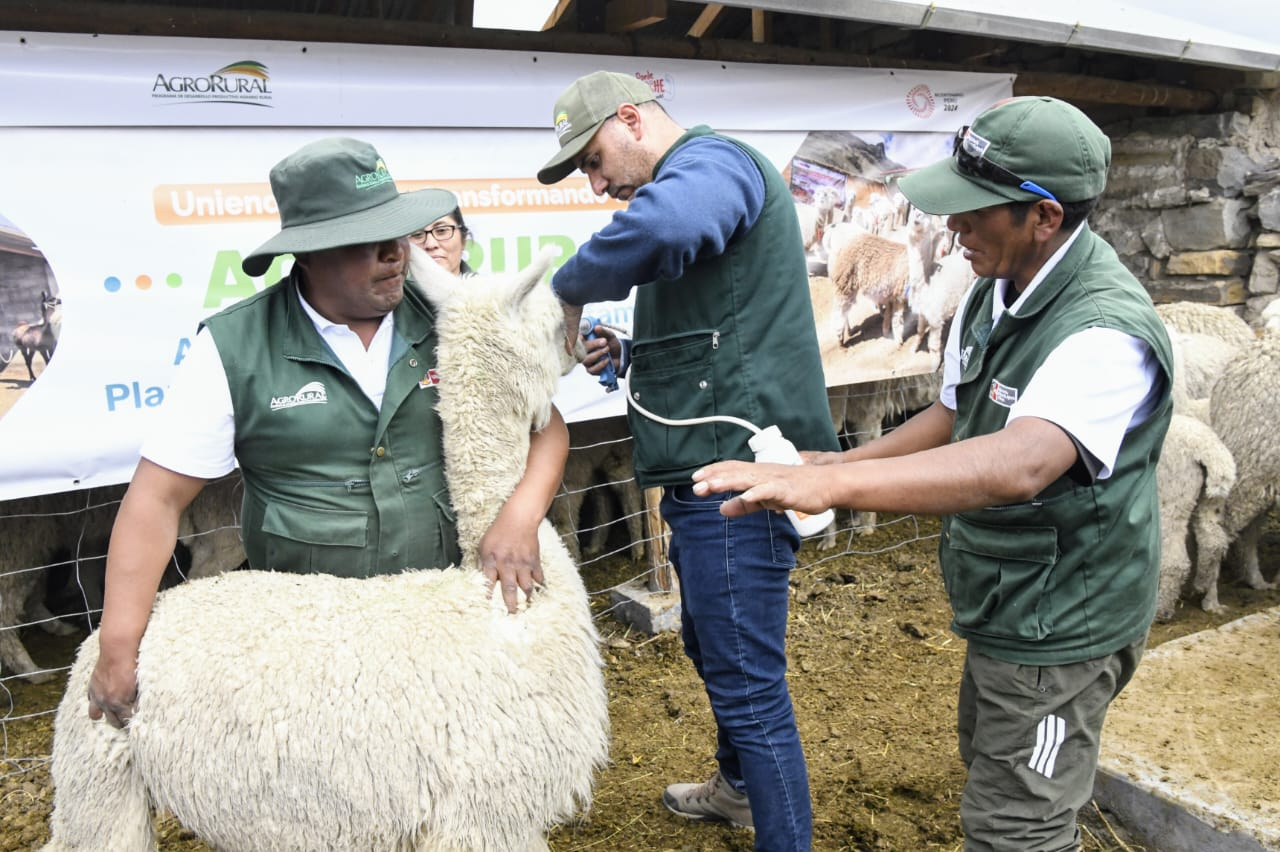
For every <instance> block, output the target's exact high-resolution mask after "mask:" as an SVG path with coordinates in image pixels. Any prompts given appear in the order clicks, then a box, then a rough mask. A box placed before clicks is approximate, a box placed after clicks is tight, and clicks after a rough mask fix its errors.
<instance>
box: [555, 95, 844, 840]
mask: <svg viewBox="0 0 1280 852" xmlns="http://www.w3.org/2000/svg"><path fill="white" fill-rule="evenodd" d="M552 115H553V121H552V124H553V126H554V127H555V132H556V137H557V139H558V141H559V143H560V149H559V151H557V153H556V154H555V156H553V157H552V158H551V160H550V161H549V162H548V163H547V164H546V166H544V167H543V168H542V170H541V171H539V172H538V179H539V180H540V181H542V182H543V183H555V182H557V181H559V180H562V179H564V178H565V177H567V176H568V175H569V173H570V172H572V171H574V170H575V169H579V170H581V171H582V172H583V174H585V175H586V176H587V177H588V178H589V179H590V181H591V186H592V188H593V189H594V190H595V191H596V193H598V194H606V193H607V194H608V195H610V196H611V197H613V198H617V199H620V200H623V201H627V202H629V204H628V206H627V208H626V209H625V210H621V211H618V212H617V213H615V214H614V216H613V219H612V220H611V221H610V222H609V224H607V225H606V226H605V227H603V228H601V229H600V231H598V232H597V233H596V234H595V235H593V236H592V237H591V239H590V240H589V241H587V242H586V243H585V244H583V245H582V246H580V247H579V248H578V251H577V253H576V254H575V255H574V256H573V257H571V258H569V260H568V261H566V262H565V264H564V265H563V266H561V267H560V269H559V270H558V271H557V272H556V275H555V277H554V278H553V279H552V282H551V284H552V287H553V289H554V290H555V291H556V294H557V295H558V296H559V297H560V299H561V301H562V302H564V303H565V305H566V332H567V336H568V337H569V338H570V339H569V340H567V341H566V343H568V344H569V345H572V343H573V342H576V340H577V334H578V320H579V317H580V316H581V313H582V306H583V305H584V304H587V303H588V302H598V301H606V300H618V299H624V298H626V296H627V294H628V293H629V292H630V291H631V289H632V288H633V287H634V288H635V290H636V296H635V323H634V328H633V330H634V332H635V337H634V339H633V341H631V345H630V347H629V349H628V350H627V358H626V359H625V360H622V361H621V363H620V364H619V371H620V373H626V374H627V375H628V394H629V395H630V396H631V398H632V400H633V401H635V402H637V403H640V404H641V405H643V406H644V408H645V409H646V410H648V411H649V412H652V413H653V414H655V415H657V416H659V417H663V418H666V419H668V420H671V419H675V420H689V419H694V420H698V422H697V425H689V424H685V425H668V424H664V423H661V422H658V421H656V420H653V419H650V418H649V417H648V416H645V415H641V414H639V413H638V412H637V410H635V409H634V407H629V408H628V412H627V414H628V418H629V420H630V426H631V431H632V434H633V436H634V438H635V467H636V479H637V481H638V482H639V484H640V485H641V486H642V487H645V488H650V487H657V486H661V487H662V488H663V497H662V504H661V511H662V517H663V519H664V520H665V521H666V522H667V524H668V526H670V528H671V546H670V557H671V562H672V564H673V565H674V566H675V570H676V574H677V576H678V577H679V579H680V601H681V609H680V617H681V630H682V638H683V640H684V647H685V652H686V654H688V656H689V658H690V659H691V660H692V661H693V664H694V668H695V669H696V670H697V672H698V674H699V675H700V676H701V677H702V679H703V681H704V683H705V684H706V688H707V696H708V698H709V699H710V702H711V708H712V710H713V711H714V713H715V717H716V727H717V740H718V748H717V750H716V761H717V763H718V769H717V771H716V772H715V774H714V775H712V776H711V778H710V780H708V781H705V782H703V783H679V784H671V785H670V786H668V787H667V788H666V790H665V791H664V793H663V797H662V799H663V802H664V804H665V805H666V806H667V807H668V808H669V809H671V810H672V811H673V812H675V813H677V814H679V815H680V816H683V817H687V818H690V819H700V820H723V821H728V822H730V823H732V824H734V825H738V826H746V827H753V828H754V829H755V846H756V848H757V849H768V850H787V852H802V850H807V849H808V848H809V846H810V838H811V834H812V813H811V806H810V800H809V777H808V772H807V770H806V767H805V760H804V752H803V750H802V749H801V745H800V736H799V733H798V732H797V730H796V721H795V715H794V712H793V710H792V706H791V696H790V693H789V692H788V690H787V683H786V669H787V659H786V648H785V639H786V626H787V603H788V580H789V572H790V570H791V569H792V568H793V567H794V566H795V551H796V550H797V549H798V548H799V546H800V538H799V535H798V534H797V532H796V530H795V527H794V526H793V525H792V524H791V522H790V521H788V520H787V519H786V517H785V516H783V515H774V514H771V513H767V512H766V513H761V514H759V515H755V516H752V517H750V518H742V519H736V520H734V521H731V522H727V523H726V522H725V520H724V518H722V517H721V516H720V514H719V512H718V511H717V510H718V509H719V508H720V506H721V504H722V503H723V502H724V501H725V500H727V499H729V498H730V497H732V496H733V495H731V494H702V495H695V494H694V493H693V489H692V482H691V481H690V479H689V477H690V475H691V474H692V473H693V471H694V470H696V469H697V468H698V467H700V466H702V465H704V464H706V463H708V462H712V461H715V460H717V459H749V458H752V457H753V452H752V450H751V449H750V447H749V446H748V439H750V438H751V432H749V431H748V430H747V429H746V428H744V427H743V426H742V425H740V422H739V423H730V422H711V421H703V420H700V418H703V417H715V416H728V417H731V418H735V417H736V418H738V419H739V421H741V420H746V421H750V422H751V423H752V424H753V425H755V426H756V427H757V428H761V429H763V428H765V427H768V426H772V425H777V426H779V427H780V428H781V431H782V434H783V435H784V436H786V437H787V438H789V439H790V440H791V441H793V442H794V443H796V444H797V445H802V446H808V447H813V448H816V449H830V450H834V449H835V448H836V447H837V443H836V437H835V432H834V430H833V429H832V427H831V420H830V415H829V414H828V409H827V394H826V383H825V381H824V379H823V375H822V363H821V359H820V357H819V353H818V340H817V331H816V328H815V325H814V320H813V306H812V304H811V303H810V301H809V278H808V273H807V270H806V268H805V259H804V250H803V241H802V240H801V238H800V226H799V223H798V222H797V220H796V214H795V204H794V202H793V201H792V199H791V193H790V191H789V190H788V188H787V185H786V182H785V181H783V180H782V177H781V175H780V174H779V173H778V170H777V168H775V167H774V165H773V164H772V163H771V162H769V160H768V159H766V158H765V157H764V156H763V155H762V154H761V153H760V152H758V151H756V150H755V149H753V148H751V147H749V146H747V145H745V144H743V143H742V142H739V141H737V140H735V139H730V138H729V137H727V136H721V135H719V134H716V133H713V132H712V130H711V129H710V128H709V127H706V126H698V127H694V128H692V129H689V130H685V129H684V128H683V127H681V126H679V125H678V124H676V122H675V121H673V120H672V119H671V117H670V116H668V115H667V113H666V111H665V110H664V109H663V107H662V105H661V104H660V103H659V102H658V101H657V100H656V98H655V97H654V94H653V91H652V90H651V89H650V88H649V86H648V84H646V83H644V82H642V81H640V80H637V79H636V78H635V77H632V76H629V75H626V74H617V73H613V72H609V71H597V72H595V73H593V74H588V75H587V76H585V77H583V78H581V79H579V80H578V81H577V82H575V83H573V85H571V86H569V88H568V89H566V90H565V92H564V93H563V94H562V95H561V96H560V99H559V100H558V101H557V102H556V105H555V108H554V110H553V112H552ZM595 331H596V333H597V334H598V335H600V336H601V339H599V340H593V341H590V342H589V348H590V351H589V353H588V356H587V360H586V362H585V363H587V364H588V369H591V370H593V371H596V372H598V371H600V370H601V369H603V367H604V365H605V364H606V363H607V359H608V358H621V356H622V354H623V351H622V347H621V345H620V344H619V341H618V340H617V339H615V338H613V336H612V335H610V334H608V333H607V330H606V329H604V328H603V327H602V326H599V327H597V328H596V329H595Z"/></svg>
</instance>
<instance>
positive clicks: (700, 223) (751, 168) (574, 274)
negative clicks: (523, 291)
mask: <svg viewBox="0 0 1280 852" xmlns="http://www.w3.org/2000/svg"><path fill="white" fill-rule="evenodd" d="M763 208H764V178H763V177H762V176H761V174H760V170H759V169H758V168H757V167H756V165H755V163H753V162H752V160H751V158H750V157H749V156H748V155H747V154H746V153H745V152H744V151H743V150H742V149H741V148H739V147H738V146H737V145H734V144H733V143H732V142H728V141H725V140H724V139H719V138H716V137H713V136H704V137H699V138H696V139H691V140H690V141H688V142H686V143H685V144H683V145H681V146H680V147H679V148H677V149H676V150H674V151H672V152H671V154H670V155H669V156H668V158H667V161H666V162H665V163H663V166H662V170H661V174H660V175H659V176H658V178H657V179H655V180H653V181H650V182H649V183H647V184H645V185H644V186H642V187H640V188H639V189H638V190H637V191H636V194H635V197H633V198H632V199H631V203H630V204H628V205H627V209H625V210H619V211H617V212H616V213H614V214H613V219H612V220H610V222H609V224H607V225H605V226H604V227H603V228H601V229H600V230H599V231H598V232H596V233H595V234H593V235H592V236H591V239H590V240H588V241H587V242H586V243H584V244H583V245H582V246H581V247H579V249H578V252H577V254H575V255H574V256H573V257H571V258H569V260H567V261H566V262H565V264H564V266H561V267H560V269H559V270H558V271H557V272H556V274H555V277H554V278H552V279H551V287H552V289H553V290H554V291H555V293H556V295H557V296H559V297H560V298H561V299H562V300H563V301H565V302H567V303H569V304H571V305H585V304H586V303H588V302H605V301H619V300H621V299H625V298H626V297H627V294H628V293H629V292H631V288H632V287H635V286H638V285H642V284H647V283H649V282H651V281H656V280H658V279H660V278H666V279H677V278H680V277H681V275H682V274H683V273H684V269H685V267H686V266H688V265H689V264H691V263H693V262H695V261H697V260H700V259H704V258H708V257H715V256H717V255H720V254H723V253H724V250H725V246H726V245H728V243H729V240H731V239H732V238H733V237H734V236H735V235H738V234H740V233H742V232H744V231H747V230H748V229H750V228H751V226H752V225H754V224H755V222H756V219H758V218H759V217H760V211H761V210H762V209H763Z"/></svg>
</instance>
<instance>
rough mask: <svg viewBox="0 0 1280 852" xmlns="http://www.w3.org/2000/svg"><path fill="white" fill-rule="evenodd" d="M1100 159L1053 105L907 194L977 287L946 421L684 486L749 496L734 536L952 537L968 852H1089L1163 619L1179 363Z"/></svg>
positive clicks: (1065, 111) (947, 360) (909, 187)
mask: <svg viewBox="0 0 1280 852" xmlns="http://www.w3.org/2000/svg"><path fill="white" fill-rule="evenodd" d="M1110 159H1111V145H1110V142H1109V141H1108V139H1107V137H1106V136H1105V135H1103V133H1102V131H1101V130H1099V129H1098V128H1097V126H1095V125H1094V123H1093V122H1092V121H1090V120H1089V118H1088V117H1086V116H1085V115H1084V114H1083V113H1082V112H1080V111H1079V110H1078V109H1076V108H1075V107H1073V106H1070V105H1069V104H1066V103H1063V102H1062V101H1059V100H1055V99H1053V98H1044V97H1025V98H1014V99H1011V100H1007V101H1003V102H1001V103H998V104H996V105H995V106H993V107H991V108H990V109H988V110H986V111H984V112H983V113H982V114H981V115H979V116H978V117H977V118H976V119H975V120H974V122H973V125H972V126H971V127H966V128H963V129H962V130H961V131H960V133H958V134H957V137H956V144H955V151H954V154H953V156H952V157H950V158H948V159H946V160H943V161H941V162H938V163H934V164H933V165H931V166H928V167H926V168H924V169H921V170H920V171H918V172H916V173H914V174H912V175H909V176H907V177H905V178H903V179H902V181H901V183H900V186H901V188H902V192H903V193H904V194H905V195H906V196H907V198H908V199H910V201H911V202H912V203H913V204H915V205H916V206H917V207H919V208H921V209H922V210H924V211H926V212H929V213H939V214H947V215H948V216H949V218H948V220H947V226H948V227H949V228H950V229H952V230H953V231H955V232H956V236H957V239H958V241H959V243H960V245H961V246H963V248H964V254H965V257H966V258H968V260H969V262H970V263H971V264H972V265H973V269H974V272H976V273H977V275H978V280H977V281H976V282H975V283H974V284H973V286H972V287H971V288H970V290H969V292H968V293H967V294H966V296H965V298H964V299H963V301H962V303H961V306H960V309H959V310H958V311H957V313H956V316H955V319H954V321H953V324H952V328H951V332H950V337H949V339H948V341H947V347H946V352H945V356H944V374H943V387H942V391H941V394H940V397H939V399H938V401H937V402H935V403H934V404H933V405H932V406H931V407H930V408H928V409H926V410H925V411H923V412H921V413H920V414H918V415H916V416H915V417H913V418H912V419H911V420H910V421H908V422H907V423H906V424H904V425H903V426H901V427H900V428H898V429H897V430H895V431H894V432H892V433H890V434H889V435H886V436H884V437H883V438H881V439H879V440H876V441H873V442H871V443H869V444H867V445H865V446H862V447H858V448H857V449H854V450H849V451H847V452H845V453H843V454H813V455H812V456H810V457H809V459H808V460H809V461H810V462H811V464H810V465H808V466H802V467H798V468H794V469H783V468H779V467H774V466H769V467H766V466H762V465H744V464H738V463H728V464H717V465H711V466H709V467H707V468H704V469H703V470H700V471H698V472H697V473H696V474H694V479H695V480H697V482H698V486H697V489H696V490H698V491H699V492H705V491H723V490H725V489H731V488H745V489H746V492H745V493H744V494H742V496H741V497H740V498H739V499H738V500H735V501H731V502H730V503H729V504H727V505H726V506H725V507H724V510H723V511H724V513H725V514H726V515H729V516H737V515H739V514H742V513H744V512H752V511H754V510H756V509H759V508H770V509H778V508H795V509H800V510H803V511H806V512H817V511H820V510H822V509H824V508H826V507H828V506H833V505H836V506H848V507H850V508H853V509H865V510H879V511H890V512H920V513H925V514H936V515H942V516H943V526H942V537H941V541H940V544H939V560H940V562H941V564H942V572H943V579H944V582H945V584H946V587H947V592H948V595H949V596H950V599H951V606H952V609H953V611H954V618H953V621H952V629H953V630H954V631H955V632H956V633H957V634H959V635H960V636H962V637H964V638H965V639H966V640H967V650H966V655H965V666H964V673H963V676H962V680H961V684H960V701H959V718H958V731H959V738H960V756H961V758H962V759H963V760H964V763H965V765H966V767H968V770H969V777H968V781H967V783H966V784H965V788H964V793H963V795H962V797H961V801H960V816H961V822H962V824H963V826H964V832H965V849H966V850H986V849H1000V850H1024V849H1036V850H1044V852H1054V851H1055V850H1067V849H1075V848H1076V847H1077V845H1078V843H1079V829H1078V828H1077V826H1076V814H1077V812H1078V811H1079V809H1080V808H1081V807H1082V806H1083V805H1084V804H1086V803H1087V802H1088V801H1089V799H1090V797H1091V796H1092V793H1093V779H1094V773H1095V770H1096V768H1097V762H1098V742H1099V736H1100V734H1101V731H1102V723H1103V719H1104V717H1105V715H1106V711H1107V707H1108V706H1109V705H1110V703H1111V701H1112V700H1113V699H1114V698H1115V696H1116V695H1117V694H1118V693H1119V692H1120V690H1121V689H1123V688H1124V685H1125V684H1126V683H1127V682H1128V680H1129V678H1130V677H1131V676H1132V674H1133V672H1134V669H1135V668H1136V666H1137V664H1138V660H1139V658H1140V656H1141V654H1142V648H1143V645H1144V643H1145V640H1146V634H1147V629H1148V627H1149V626H1150V624H1151V619H1152V617H1153V615H1154V613H1155V599H1156V586H1157V581H1158V577H1159V562H1160V554H1159V540H1160V531H1159V508H1158V504H1157V497H1156V480H1155V475H1156V461H1157V460H1158V458H1159V456H1160V448H1161V444H1162V443H1163V441H1164V435H1165V431H1166V430H1167V428H1168V425H1169V419H1170V416H1171V413H1172V405H1171V402H1170V386H1171V381H1172V379H1171V377H1172V369H1173V366H1172V355H1171V353H1170V348H1169V340H1168V338H1167V336H1166V334H1165V331H1164V327H1163V326H1162V325H1161V323H1160V320H1159V319H1158V318H1157V316H1156V313H1155V310H1154V308H1153V306H1152V304H1151V299H1150V297H1149V296H1148V295H1147V293H1146V291H1145V290H1144V289H1143V287H1142V285H1141V284H1139V283H1138V281H1137V280H1135V279H1134V277H1133V276H1132V275H1131V274H1130V273H1129V272H1128V271H1127V270H1126V269H1125V267H1124V266H1123V265H1122V264H1121V263H1120V261H1119V260H1118V259H1117V257H1116V254H1115V252H1114V251H1113V250H1112V248H1111V247H1110V246H1109V245H1107V243H1106V242H1105V241H1104V240H1102V239H1101V238H1100V237H1098V236H1097V235H1095V234H1094V233H1093V232H1092V231H1091V230H1090V229H1089V226H1088V224H1087V223H1086V217H1087V216H1088V214H1089V212H1090V211H1091V210H1092V209H1093V206H1094V204H1095V203H1096V201H1097V199H1098V196H1099V195H1101V193H1102V190H1103V187H1104V186H1105V184H1106V175H1107V167H1108V165H1109V163H1110ZM816 465H825V466H823V467H821V468H819V467H817V466H816Z"/></svg>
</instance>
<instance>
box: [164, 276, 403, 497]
mask: <svg viewBox="0 0 1280 852" xmlns="http://www.w3.org/2000/svg"><path fill="white" fill-rule="evenodd" d="M282 286H283V285H282ZM289 286H294V285H289ZM298 301H299V302H301V303H302V309H303V310H304V311H306V313H307V316H308V317H309V318H310V319H311V322H312V324H313V325H314V326H315V328H316V331H318V332H319V333H320V338H321V339H322V340H323V341H324V342H325V345H326V346H328V347H329V351H331V352H332V353H333V354H334V357H336V358H337V359H338V361H339V362H341V364H342V366H343V367H344V368H345V369H346V371H347V373H349V374H350V375H351V377H352V378H353V379H355V381H356V383H357V384H358V385H359V386H360V389H361V390H362V391H364V394H365V396H367V397H369V399H370V400H372V402H373V404H374V405H375V406H377V407H378V408H379V409H381V407H382V395H383V393H384V392H385V391H386V387H387V367H388V362H389V361H390V360H391V340H392V337H393V336H394V331H395V320H394V319H393V317H392V315H391V314H387V315H386V316H384V317H383V318H382V323H381V324H380V325H379V326H378V330H377V331H376V332H374V335H373V340H372V341H370V343H369V348H368V349H367V350H366V349H365V347H364V343H362V342H361V340H360V337H359V335H357V334H356V333H355V332H354V331H352V330H351V329H350V328H348V327H347V326H345V325H343V324H341V323H335V322H332V321H330V320H327V319H325V318H324V317H322V316H321V315H320V314H319V313H318V312H317V311H316V309H315V308H313V307H312V306H311V305H310V304H308V303H307V300H306V299H304V298H302V294H301V293H298ZM235 440H236V431H235V412H234V411H233V409H232V406H231V389H230V388H229V387H228V385H227V374H226V371H225V370H224V369H223V367H222V358H221V357H220V356H219V355H218V347H217V345H216V344H215V343H214V342H213V335H212V334H210V333H209V330H208V329H206V328H202V329H200V331H199V333H198V334H196V337H195V340H193V341H192V342H191V348H190V349H189V350H188V351H187V355H186V357H185V358H183V359H182V363H181V364H179V365H178V369H177V370H176V371H175V372H174V375H173V381H172V382H171V383H170V384H169V388H168V390H166V391H165V397H164V403H163V404H162V405H161V406H160V409H159V410H158V411H157V412H156V416H155V419H154V421H153V423H152V428H151V430H150V431H149V432H148V434H147V436H146V438H145V439H144V440H143V443H142V451H141V455H142V457H143V458H145V459H147V460H148V461H151V462H154V463H155V464H158V465H160V466H161V467H163V468H167V469H168V470H172V471H175V472H177V473H181V474H185V475H186V476H195V477H199V478H201V479H215V478H217V477H219V476H223V475H225V474H227V473H230V472H231V471H232V470H233V469H234V468H235V466H236V458H235Z"/></svg>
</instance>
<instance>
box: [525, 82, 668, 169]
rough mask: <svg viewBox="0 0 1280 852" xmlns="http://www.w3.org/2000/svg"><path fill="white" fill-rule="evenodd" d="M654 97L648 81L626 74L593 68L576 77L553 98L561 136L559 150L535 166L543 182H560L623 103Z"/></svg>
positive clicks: (637, 102) (554, 120)
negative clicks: (541, 165)
mask: <svg viewBox="0 0 1280 852" xmlns="http://www.w3.org/2000/svg"><path fill="white" fill-rule="evenodd" d="M655 100H657V97H656V96H655V95H654V94H653V89H652V88H651V87H650V86H649V84H648V83H645V82H644V81H642V80H637V79H636V78H635V77H632V76H631V75H629V74H618V73H616V72H614V71H593V72H592V73H590V74H588V75H587V76H585V77H579V78H578V79H577V80H575V81H574V83H573V85H571V86H570V87H569V88H567V89H565V90H564V92H563V93H562V94H561V95H560V97H559V98H557V99H556V106H555V109H554V110H553V111H552V116H553V118H552V121H551V123H552V124H553V125H554V126H555V130H556V138H557V139H559V140H560V153H558V154H556V155H555V156H554V157H552V158H551V159H550V160H548V161H547V164H546V165H545V166H543V167H542V168H541V169H539V170H538V180H539V181H541V182H542V183H547V184H550V183H559V182H560V181H562V180H564V179H565V178H566V177H568V176H569V173H570V172H572V171H573V170H574V168H576V167H575V166H574V164H573V158H574V157H576V156H577V155H578V154H579V153H580V152H581V151H582V149H583V148H585V147H587V143H588V142H590V141H591V138H592V137H593V136H595V135H596V131H597V130H599V129H600V126H601V125H602V124H604V123H605V122H606V121H608V120H609V118H610V117H611V116H612V115H613V114H614V113H616V112H617V111H618V107H620V106H622V105H623V104H642V103H645V102H647V101H655Z"/></svg>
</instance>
